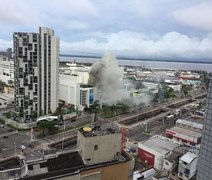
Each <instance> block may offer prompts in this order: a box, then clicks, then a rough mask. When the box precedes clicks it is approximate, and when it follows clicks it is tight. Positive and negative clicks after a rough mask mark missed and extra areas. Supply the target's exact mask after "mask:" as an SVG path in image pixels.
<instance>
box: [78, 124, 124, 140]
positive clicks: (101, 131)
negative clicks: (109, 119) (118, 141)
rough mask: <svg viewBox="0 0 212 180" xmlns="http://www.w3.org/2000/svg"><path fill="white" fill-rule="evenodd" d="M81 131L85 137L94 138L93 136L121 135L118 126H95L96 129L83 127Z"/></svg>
mask: <svg viewBox="0 0 212 180" xmlns="http://www.w3.org/2000/svg"><path fill="white" fill-rule="evenodd" d="M79 131H80V132H81V133H82V134H83V135H84V136H85V137H93V136H104V135H109V134H117V133H120V130H119V129H118V127H116V126H112V125H107V126H99V125H95V126H94V127H82V128H80V129H79Z"/></svg>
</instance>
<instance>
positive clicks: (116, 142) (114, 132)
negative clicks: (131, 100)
mask: <svg viewBox="0 0 212 180" xmlns="http://www.w3.org/2000/svg"><path fill="white" fill-rule="evenodd" d="M77 145H78V151H73V152H69V153H64V154H60V155H57V156H54V157H50V158H49V159H48V158H47V159H46V158H43V159H41V160H39V161H35V162H33V161H31V162H29V163H28V169H29V174H28V176H27V177H24V178H22V179H26V180H27V179H29V180H30V179H69V180H109V179H111V180H112V179H114V180H116V179H120V180H128V176H129V175H131V173H132V169H133V168H134V165H133V164H132V163H134V159H133V157H132V156H131V155H130V154H128V153H127V152H125V151H122V150H121V133H120V131H119V130H118V128H117V127H115V126H110V125H107V126H103V127H100V126H94V127H84V128H80V129H79V131H78V141H77Z"/></svg>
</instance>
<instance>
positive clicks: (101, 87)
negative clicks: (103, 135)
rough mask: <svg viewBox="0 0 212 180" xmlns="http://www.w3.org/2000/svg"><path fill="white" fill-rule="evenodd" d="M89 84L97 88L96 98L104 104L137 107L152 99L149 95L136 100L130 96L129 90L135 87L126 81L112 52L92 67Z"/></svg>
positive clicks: (122, 70) (121, 68)
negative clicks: (123, 104)
mask: <svg viewBox="0 0 212 180" xmlns="http://www.w3.org/2000/svg"><path fill="white" fill-rule="evenodd" d="M89 83H90V84H92V85H94V86H96V87H97V93H96V95H97V97H96V98H97V99H98V100H99V101H100V103H103V104H108V105H112V104H116V103H117V102H125V103H127V104H128V105H130V106H135V105H136V106H137V105H138V104H140V103H143V104H148V103H149V102H150V101H151V99H152V98H151V97H150V96H149V95H145V96H142V97H136V98H135V97H131V96H130V92H129V91H128V88H129V87H130V88H132V87H133V86H132V85H131V84H130V83H129V82H128V81H126V80H124V69H123V67H119V65H118V64H117V60H116V58H115V56H114V54H113V53H111V52H108V53H106V54H105V55H104V56H103V57H102V59H101V60H100V61H98V62H96V63H94V64H93V65H92V66H91V70H90V72H89ZM131 90H132V91H133V90H135V89H134V88H133V89H131Z"/></svg>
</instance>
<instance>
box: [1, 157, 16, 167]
mask: <svg viewBox="0 0 212 180" xmlns="http://www.w3.org/2000/svg"><path fill="white" fill-rule="evenodd" d="M17 167H20V159H19V158H15V157H13V158H10V159H7V160H4V161H1V162H0V170H5V169H13V168H17Z"/></svg>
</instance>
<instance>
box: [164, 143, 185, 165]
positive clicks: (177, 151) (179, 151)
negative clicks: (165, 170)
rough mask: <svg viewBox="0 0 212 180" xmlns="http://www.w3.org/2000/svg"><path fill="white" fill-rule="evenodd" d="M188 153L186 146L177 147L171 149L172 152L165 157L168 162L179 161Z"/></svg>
mask: <svg viewBox="0 0 212 180" xmlns="http://www.w3.org/2000/svg"><path fill="white" fill-rule="evenodd" d="M188 151H189V147H187V146H179V147H176V148H174V149H173V151H172V152H171V153H170V154H169V155H168V156H167V157H166V159H167V160H168V161H169V162H173V161H174V160H177V159H179V158H180V157H181V156H182V155H184V154H185V153H186V152H188Z"/></svg>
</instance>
